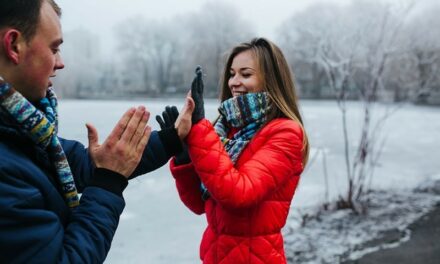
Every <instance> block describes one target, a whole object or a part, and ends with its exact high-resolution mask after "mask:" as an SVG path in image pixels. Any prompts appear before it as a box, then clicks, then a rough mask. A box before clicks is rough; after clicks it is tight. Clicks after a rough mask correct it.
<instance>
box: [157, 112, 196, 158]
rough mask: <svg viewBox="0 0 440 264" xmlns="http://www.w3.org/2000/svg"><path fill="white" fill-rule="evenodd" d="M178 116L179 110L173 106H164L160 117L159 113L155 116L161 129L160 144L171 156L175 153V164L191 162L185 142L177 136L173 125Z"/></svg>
mask: <svg viewBox="0 0 440 264" xmlns="http://www.w3.org/2000/svg"><path fill="white" fill-rule="evenodd" d="M178 116H179V111H177V107H175V106H166V107H165V111H163V112H162V117H161V116H160V115H157V116H156V121H157V122H158V123H159V125H160V129H161V131H160V132H159V137H160V139H161V141H162V144H163V145H164V146H165V149H167V153H169V154H170V155H172V156H173V155H174V154H175V156H176V160H175V164H176V165H180V164H186V163H190V162H191V159H190V157H189V154H188V147H187V146H186V144H185V143H183V142H181V141H180V139H179V137H178V136H177V131H176V129H175V127H174V123H176V120H177V117H178ZM165 131H168V132H165ZM176 137H177V141H176ZM170 138H172V139H171V140H169V139H170ZM176 145H177V146H176Z"/></svg>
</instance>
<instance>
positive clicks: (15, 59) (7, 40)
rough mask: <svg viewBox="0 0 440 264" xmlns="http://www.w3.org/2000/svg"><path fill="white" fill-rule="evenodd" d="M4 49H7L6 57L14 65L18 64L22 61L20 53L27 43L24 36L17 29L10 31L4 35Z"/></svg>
mask: <svg viewBox="0 0 440 264" xmlns="http://www.w3.org/2000/svg"><path fill="white" fill-rule="evenodd" d="M2 41H3V47H5V53H6V57H8V59H9V60H10V61H11V62H12V63H14V64H18V63H19V61H20V51H21V49H22V45H23V44H24V43H25V40H24V39H23V35H22V34H21V33H20V31H18V30H16V29H9V30H8V31H6V32H5V34H4V35H3V39H2Z"/></svg>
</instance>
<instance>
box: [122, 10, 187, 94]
mask: <svg viewBox="0 0 440 264" xmlns="http://www.w3.org/2000/svg"><path fill="white" fill-rule="evenodd" d="M178 25H179V24H178V21H176V20H175V19H170V20H164V21H157V20H146V19H144V18H142V17H136V18H130V19H128V20H126V21H124V22H122V23H121V24H119V25H118V27H117V30H116V37H117V39H118V43H119V45H118V51H120V54H121V55H122V56H123V58H124V60H123V61H124V65H125V74H124V75H125V76H126V77H127V78H124V79H125V81H124V82H125V83H126V84H128V85H129V86H134V87H132V88H133V89H134V90H138V91H142V90H143V91H144V92H150V93H151V92H152V93H156V94H161V93H165V92H166V90H167V89H169V88H170V87H172V86H174V84H175V82H176V80H175V78H174V77H175V76H173V75H172V73H173V70H174V69H176V68H179V67H180V65H181V61H180V56H178V55H177V54H179V53H180V52H181V44H180V39H181V36H180V35H181V30H180V28H179V26H178Z"/></svg>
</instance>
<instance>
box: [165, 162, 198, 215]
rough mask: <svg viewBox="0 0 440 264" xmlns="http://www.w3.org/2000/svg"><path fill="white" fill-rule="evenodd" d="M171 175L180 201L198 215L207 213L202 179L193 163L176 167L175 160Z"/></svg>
mask: <svg viewBox="0 0 440 264" xmlns="http://www.w3.org/2000/svg"><path fill="white" fill-rule="evenodd" d="M170 169H171V174H172V175H173V177H174V179H175V181H176V187H177V192H178V193H179V197H180V200H182V202H183V203H184V204H185V205H186V207H188V208H189V209H190V210H191V211H193V212H194V213H196V214H203V213H204V212H205V202H204V201H203V200H202V192H201V190H200V184H201V182H200V179H199V176H198V175H197V173H196V171H195V170H194V166H193V164H192V163H188V164H182V165H176V164H175V160H174V159H172V160H171V162H170Z"/></svg>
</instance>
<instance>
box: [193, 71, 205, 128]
mask: <svg viewBox="0 0 440 264" xmlns="http://www.w3.org/2000/svg"><path fill="white" fill-rule="evenodd" d="M202 76H203V72H202V68H201V67H200V66H197V68H196V76H195V77H194V80H193V82H192V84H191V97H192V98H193V99H194V104H195V108H194V112H193V114H192V123H193V124H196V123H197V122H199V121H200V120H201V119H203V118H205V106H204V102H203V90H204V85H203V79H202Z"/></svg>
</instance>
